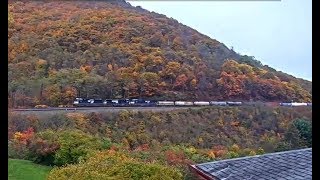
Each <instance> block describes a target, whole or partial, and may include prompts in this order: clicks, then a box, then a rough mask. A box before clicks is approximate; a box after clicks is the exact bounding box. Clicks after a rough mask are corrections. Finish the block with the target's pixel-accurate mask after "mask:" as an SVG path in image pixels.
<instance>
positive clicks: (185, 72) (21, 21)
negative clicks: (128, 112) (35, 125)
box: [8, 1, 312, 107]
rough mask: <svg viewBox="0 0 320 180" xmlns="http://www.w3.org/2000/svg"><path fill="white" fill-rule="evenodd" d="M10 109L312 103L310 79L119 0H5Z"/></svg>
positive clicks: (162, 16) (174, 21)
mask: <svg viewBox="0 0 320 180" xmlns="http://www.w3.org/2000/svg"><path fill="white" fill-rule="evenodd" d="M8 7H9V18H8V22H9V29H8V69H9V71H8V83H9V84H8V88H9V89H8V99H9V105H10V107H34V106H35V105H39V104H46V105H49V106H59V105H70V104H71V103H72V100H73V99H74V98H75V97H77V96H81V97H92V98H96V97H100V98H122V97H123V98H128V97H147V98H153V99H168V98H172V99H174V98H179V99H182V100H183V99H184V100H198V99H212V100H215V99H223V100H229V99H231V100H233V99H239V100H249V99H252V100H264V101H287V100H294V101H311V97H312V96H311V82H308V81H304V80H301V79H296V78H294V77H292V76H290V75H287V74H285V73H282V72H278V71H275V70H273V69H272V68H270V67H268V66H262V65H261V63H259V61H257V60H255V59H254V58H253V57H249V56H241V55H239V54H237V53H236V52H234V51H233V50H230V49H228V48H227V47H226V46H225V45H224V44H222V43H220V42H218V41H216V40H214V39H210V38H209V37H207V36H205V35H203V34H200V33H198V32H197V31H195V30H193V29H191V28H189V27H186V26H184V25H182V24H180V23H179V22H178V21H176V20H174V19H171V18H167V17H166V16H164V15H160V14H157V13H153V12H152V13H151V12H148V11H146V10H143V9H142V8H139V7H132V6H131V5H129V4H128V3H126V2H124V1H94V2H92V1H10V2H9V4H8Z"/></svg>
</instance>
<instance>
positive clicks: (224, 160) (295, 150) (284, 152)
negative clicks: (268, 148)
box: [195, 147, 312, 166]
mask: <svg viewBox="0 0 320 180" xmlns="http://www.w3.org/2000/svg"><path fill="white" fill-rule="evenodd" d="M307 150H311V151H312V147H311V148H303V149H294V150H289V151H280V152H274V153H267V154H262V155H255V156H245V157H239V158H233V159H223V160H218V161H211V162H206V163H201V164H195V165H196V166H202V165H206V164H212V163H220V162H226V161H236V160H241V159H250V158H258V157H264V156H270V155H277V154H286V153H291V152H299V151H307Z"/></svg>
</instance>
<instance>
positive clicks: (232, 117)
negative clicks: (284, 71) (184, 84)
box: [8, 106, 312, 179]
mask: <svg viewBox="0 0 320 180" xmlns="http://www.w3.org/2000/svg"><path fill="white" fill-rule="evenodd" d="M8 133H9V134H8V138H9V139H8V140H9V147H8V152H9V157H10V158H19V159H28V160H32V161H33V162H35V163H40V164H45V165H56V166H58V167H59V168H54V170H53V171H51V172H50V174H49V177H48V178H49V179H90V177H96V179H112V178H113V179H119V178H120V179H121V177H122V178H125V179H159V177H161V178H160V179H194V178H191V177H192V173H190V172H189V171H188V164H194V163H203V162H208V161H214V160H221V159H227V158H236V157H243V156H252V155H256V154H263V153H265V152H268V153H269V152H276V151H284V150H292V149H299V148H305V147H311V146H312V109H311V108H310V107H297V108H286V107H280V108H279V107H277V108H271V107H265V106H257V107H210V108H201V109H188V110H173V111H170V112H134V111H127V110H123V111H121V112H119V113H111V112H106V113H81V112H66V113H63V114H54V115H49V116H40V115H37V114H30V115H21V114H19V113H12V112H9V119H8Z"/></svg>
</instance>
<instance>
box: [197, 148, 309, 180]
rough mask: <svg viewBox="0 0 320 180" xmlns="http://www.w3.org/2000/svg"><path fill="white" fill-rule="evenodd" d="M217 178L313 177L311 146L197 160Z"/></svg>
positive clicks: (285, 179) (270, 179) (201, 168)
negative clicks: (221, 158)
mask: <svg viewBox="0 0 320 180" xmlns="http://www.w3.org/2000/svg"><path fill="white" fill-rule="evenodd" d="M192 167H193V168H195V169H197V170H199V171H201V172H202V173H204V174H206V175H207V176H209V177H212V179H217V180H237V179H239V180H249V179H250V180H280V179H282V180H298V179H304V180H309V179H312V148H306V149H299V150H292V151H284V152H277V153H270V154H264V155H258V156H250V157H242V158H235V159H227V160H221V161H214V162H208V163H203V164H196V165H193V166H192Z"/></svg>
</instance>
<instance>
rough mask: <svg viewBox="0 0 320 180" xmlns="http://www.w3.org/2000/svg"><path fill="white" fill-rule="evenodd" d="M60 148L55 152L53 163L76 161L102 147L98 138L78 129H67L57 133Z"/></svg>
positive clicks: (59, 164) (63, 163)
mask: <svg viewBox="0 0 320 180" xmlns="http://www.w3.org/2000/svg"><path fill="white" fill-rule="evenodd" d="M58 144H59V145H60V149H59V150H58V151H57V152H56V154H55V160H54V163H55V164H56V165H58V166H61V165H65V164H69V163H71V164H73V163H78V162H79V161H80V160H81V159H85V158H86V157H87V155H89V154H90V153H94V151H96V150H100V149H102V142H101V140H100V139H98V138H96V137H93V136H91V135H89V134H86V133H84V132H82V131H80V130H67V131H62V132H61V133H59V138H58Z"/></svg>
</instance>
